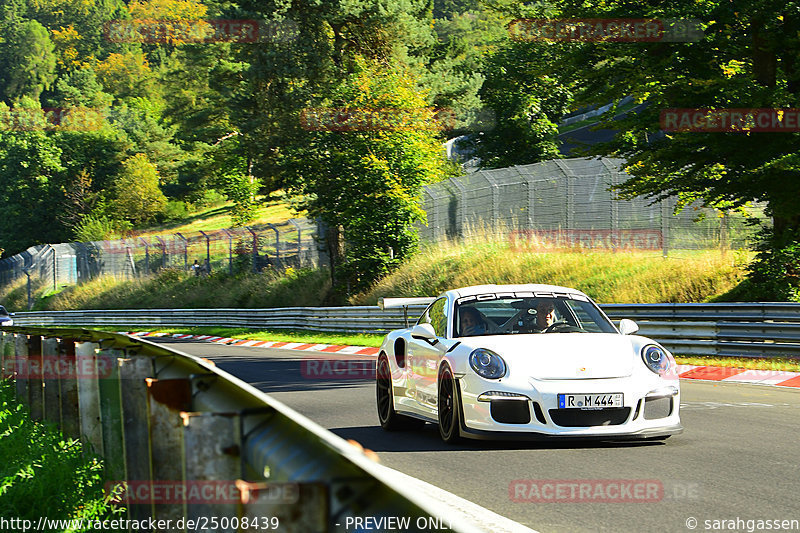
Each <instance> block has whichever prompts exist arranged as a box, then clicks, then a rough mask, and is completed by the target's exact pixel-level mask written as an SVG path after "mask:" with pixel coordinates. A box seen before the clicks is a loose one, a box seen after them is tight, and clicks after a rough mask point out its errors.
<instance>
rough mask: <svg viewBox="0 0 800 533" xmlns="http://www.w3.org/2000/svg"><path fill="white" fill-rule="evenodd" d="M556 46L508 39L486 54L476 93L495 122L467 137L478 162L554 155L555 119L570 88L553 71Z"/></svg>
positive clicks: (521, 161) (496, 164) (497, 163)
mask: <svg viewBox="0 0 800 533" xmlns="http://www.w3.org/2000/svg"><path fill="white" fill-rule="evenodd" d="M557 50H558V49H557V48H555V47H549V46H547V45H542V44H540V43H526V42H509V43H507V44H506V45H505V46H503V47H501V48H500V49H498V50H496V51H495V52H493V53H491V54H489V56H488V57H487V58H486V60H485V62H484V66H483V74H484V76H485V77H486V80H485V81H484V83H483V86H482V87H481V90H480V92H479V95H480V97H481V100H482V101H483V103H484V105H486V107H487V108H489V109H491V110H492V112H493V113H494V116H495V122H496V124H495V126H494V128H491V129H488V130H487V131H485V132H483V133H481V134H480V135H479V136H476V137H474V138H473V141H472V145H473V146H474V148H475V155H476V156H477V157H478V158H480V160H481V166H482V167H485V168H501V167H509V166H512V165H526V164H530V163H538V162H539V161H545V160H548V159H556V158H558V157H560V154H559V151H558V138H557V136H558V126H557V124H558V121H559V120H560V118H561V116H562V115H563V114H564V113H565V112H566V111H567V108H568V105H569V104H570V101H571V97H572V94H571V91H570V89H569V88H568V86H567V84H566V83H565V82H564V81H563V80H562V79H561V77H560V76H559V74H558V68H559V67H558V65H559V62H558V59H559V58H558V55H557V53H556V52H557Z"/></svg>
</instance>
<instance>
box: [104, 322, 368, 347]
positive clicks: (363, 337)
mask: <svg viewBox="0 0 800 533" xmlns="http://www.w3.org/2000/svg"><path fill="white" fill-rule="evenodd" d="M90 328H92V329H103V326H96V325H95V326H90ZM105 329H107V330H108V331H111V330H113V331H122V330H126V329H127V330H128V331H142V328H141V327H129V328H125V327H124V326H114V327H113V328H105ZM157 331H158V332H159V333H168V334H173V333H190V334H192V335H214V336H219V337H229V338H232V339H249V340H255V341H278V342H303V343H309V344H337V345H345V346H374V347H377V346H380V345H381V341H382V340H383V335H373V334H369V333H336V332H332V331H330V332H329V331H310V330H299V329H298V330H295V329H250V328H216V327H195V328H161V327H159V328H157Z"/></svg>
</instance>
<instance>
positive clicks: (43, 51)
mask: <svg viewBox="0 0 800 533" xmlns="http://www.w3.org/2000/svg"><path fill="white" fill-rule="evenodd" d="M0 32H2V33H1V34H0V96H2V98H3V99H6V100H9V101H13V100H16V99H18V98H20V97H22V96H30V97H32V98H35V99H38V98H39V95H41V94H42V91H43V90H45V89H47V88H49V87H50V85H51V84H52V83H53V81H54V80H55V69H56V56H55V54H54V45H53V41H51V40H50V35H49V32H48V31H47V28H45V27H44V26H42V25H41V24H40V23H39V22H38V21H36V20H18V21H10V23H9V22H6V23H5V24H0Z"/></svg>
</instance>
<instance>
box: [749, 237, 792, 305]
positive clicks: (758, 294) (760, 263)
mask: <svg viewBox="0 0 800 533" xmlns="http://www.w3.org/2000/svg"><path fill="white" fill-rule="evenodd" d="M757 249H758V253H757V254H756V258H755V260H754V261H753V262H752V263H751V264H750V266H749V267H748V270H749V272H750V275H749V279H748V280H747V281H748V286H747V287H746V289H747V292H748V293H749V295H750V297H751V299H752V300H754V301H768V302H773V301H774V302H784V301H790V302H800V236H798V237H797V238H794V239H786V240H784V241H783V242H780V241H779V240H778V239H777V238H776V237H775V235H773V233H772V232H770V231H766V232H764V234H763V235H762V240H761V242H760V243H759V245H758V248H757Z"/></svg>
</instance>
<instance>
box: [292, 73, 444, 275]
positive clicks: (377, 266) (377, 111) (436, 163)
mask: <svg viewBox="0 0 800 533" xmlns="http://www.w3.org/2000/svg"><path fill="white" fill-rule="evenodd" d="M356 64H357V67H356V71H355V72H354V73H353V74H352V75H350V76H349V77H348V78H346V79H345V80H343V81H342V83H341V84H340V85H339V86H337V87H336V88H335V90H334V91H333V92H332V94H331V96H330V98H329V99H328V100H327V102H326V103H327V104H328V106H330V107H331V108H334V109H337V108H340V107H343V106H347V107H348V108H351V109H353V110H355V112H356V113H361V114H363V116H359V117H356V118H357V119H359V120H357V121H355V122H354V127H353V131H344V132H342V131H325V130H326V128H325V127H324V125H323V127H321V128H320V129H321V130H322V131H318V132H316V133H314V134H313V135H311V137H310V139H309V145H308V150H307V152H306V153H305V154H304V157H302V158H301V160H300V161H298V166H299V165H300V164H302V165H304V167H305V169H304V170H303V171H302V175H301V181H300V185H299V187H297V192H300V193H302V194H303V195H304V196H305V198H306V200H305V202H304V203H303V205H304V207H305V208H306V209H307V210H308V212H309V214H311V215H312V216H319V217H320V218H322V220H323V221H324V222H325V223H326V224H327V225H328V227H330V228H333V229H334V232H333V236H334V237H333V238H334V239H335V238H336V234H337V232H336V230H337V229H338V228H341V231H342V232H343V234H342V236H343V237H344V242H345V247H344V261H343V264H342V265H341V267H340V272H339V273H338V274H339V281H342V282H344V281H346V282H348V283H349V284H350V289H351V290H359V289H363V288H366V287H367V286H369V284H371V283H372V282H374V281H375V279H377V278H379V277H381V276H383V275H385V274H387V273H388V272H390V271H391V270H392V269H393V268H394V267H396V266H397V265H398V264H399V263H400V262H401V261H403V260H404V259H405V258H407V257H408V256H409V255H410V254H411V253H412V252H413V250H414V248H415V246H416V244H417V239H418V237H417V234H416V230H415V229H414V227H413V223H414V222H417V221H424V219H425V215H424V212H423V211H422V209H421V208H420V206H419V191H420V187H421V186H422V185H423V184H424V183H428V182H432V181H435V180H438V179H441V178H442V177H443V176H444V175H445V174H446V169H445V164H444V160H443V157H442V149H441V145H440V142H439V141H438V139H437V135H438V131H437V124H436V121H435V119H434V114H433V110H431V109H430V108H428V107H427V106H426V105H425V104H426V101H425V98H424V96H423V95H422V94H420V93H419V92H418V91H417V90H416V87H415V82H416V80H415V79H414V77H413V76H412V75H410V73H409V72H408V71H407V70H405V69H403V68H401V67H395V68H387V67H386V66H385V65H382V64H380V63H378V62H374V61H367V60H358V62H357V63H356Z"/></svg>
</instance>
